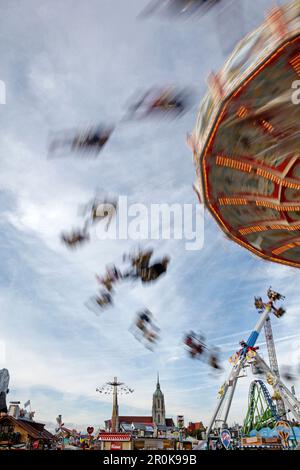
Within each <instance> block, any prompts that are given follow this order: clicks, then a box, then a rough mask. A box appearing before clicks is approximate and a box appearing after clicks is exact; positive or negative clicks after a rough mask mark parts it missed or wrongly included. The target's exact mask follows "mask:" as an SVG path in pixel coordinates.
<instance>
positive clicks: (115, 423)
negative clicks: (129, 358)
mask: <svg viewBox="0 0 300 470" xmlns="http://www.w3.org/2000/svg"><path fill="white" fill-rule="evenodd" d="M96 392H99V393H101V394H103V395H112V396H113V406H112V415H111V431H112V432H118V431H119V404H118V395H123V394H126V395H128V394H129V393H133V389H132V388H129V387H128V386H127V385H125V384H124V383H123V382H118V379H117V377H114V380H113V381H112V382H106V383H105V384H104V385H103V386H102V387H101V388H96Z"/></svg>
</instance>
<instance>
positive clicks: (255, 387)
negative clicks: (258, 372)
mask: <svg viewBox="0 0 300 470" xmlns="http://www.w3.org/2000/svg"><path fill="white" fill-rule="evenodd" d="M248 403H249V405H248V411H247V415H246V419H245V421H244V426H243V434H244V435H248V434H249V432H250V431H251V430H252V429H255V430H257V431H259V430H260V429H262V428H263V427H265V426H272V425H274V424H275V422H276V421H277V420H278V419H279V416H278V414H277V410H276V406H275V405H274V403H273V401H272V398H271V396H270V393H269V391H268V389H267V387H266V386H265V384H264V382H263V381H262V380H254V381H253V382H252V383H251V385H250V390H249V402H248Z"/></svg>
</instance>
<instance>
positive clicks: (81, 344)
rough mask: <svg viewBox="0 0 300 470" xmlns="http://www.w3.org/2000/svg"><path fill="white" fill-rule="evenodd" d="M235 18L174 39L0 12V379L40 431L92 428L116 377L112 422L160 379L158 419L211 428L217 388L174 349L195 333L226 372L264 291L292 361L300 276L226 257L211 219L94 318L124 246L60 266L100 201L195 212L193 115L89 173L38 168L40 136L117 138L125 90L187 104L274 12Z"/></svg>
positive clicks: (86, 168)
mask: <svg viewBox="0 0 300 470" xmlns="http://www.w3.org/2000/svg"><path fill="white" fill-rule="evenodd" d="M125 3H126V8H125ZM242 3H243V9H242V10H243V11H241V16H240V17H234V15H231V14H228V12H227V13H226V12H225V13H221V12H219V11H218V10H214V11H213V10H212V11H211V12H209V13H208V14H207V15H206V16H205V17H203V18H201V19H199V20H198V21H190V22H175V23H171V22H169V21H167V20H165V19H164V20H163V19H160V18H152V19H149V20H148V21H143V22H141V21H137V19H136V17H137V14H138V13H139V11H140V10H141V9H142V6H143V4H146V1H141V0H131V1H129V2H123V1H122V0H113V1H112V0H89V2H78V1H76V0H72V1H71V0H65V1H64V2H59V1H58V0H55V1H52V2H49V1H46V0H42V1H37V0H27V1H26V2H19V1H15V0H10V1H9V2H6V1H4V0H1V1H0V6H1V12H2V14H1V18H0V31H1V34H0V38H1V41H0V75H1V76H0V79H1V80H4V81H5V83H6V92H7V104H6V105H5V106H3V105H2V106H1V108H0V120H1V138H0V148H1V172H0V207H1V212H0V226H1V230H0V240H1V250H0V308H1V328H0V341H2V342H4V344H5V350H6V357H5V360H2V363H0V367H7V368H8V369H9V371H10V375H11V382H10V390H11V391H10V394H9V399H10V400H20V401H22V402H24V401H26V400H27V399H28V398H30V399H31V403H32V407H33V408H34V409H36V417H37V419H39V420H42V421H46V422H48V423H51V422H54V421H55V417H56V416H57V415H58V414H62V415H63V418H64V421H65V422H66V423H74V424H76V425H79V426H81V427H84V426H85V425H88V424H93V425H95V426H98V425H101V424H102V423H103V421H104V420H105V419H107V418H109V416H110V412H111V404H110V399H109V398H103V397H101V396H100V395H98V396H97V393H96V392H95V389H96V387H97V386H101V385H102V384H103V383H104V382H106V381H107V380H110V379H112V377H113V376H118V377H119V378H120V379H121V380H123V381H124V382H126V383H127V384H128V385H129V386H130V387H132V388H134V390H135V392H134V394H133V395H131V396H125V397H122V399H121V400H120V412H121V414H150V413H151V400H152V393H153V391H154V389H155V382H156V373H157V371H158V370H159V372H160V377H161V386H162V390H163V392H164V393H165V401H166V407H167V415H168V416H173V417H175V416H176V415H177V414H184V415H185V419H186V421H189V420H202V421H204V422H205V423H207V422H208V419H209V417H210V415H211V413H212V411H213V408H214V406H215V402H216V396H217V391H218V389H219V386H220V385H221V383H222V381H223V380H224V375H222V374H221V375H220V376H215V375H213V374H212V373H211V371H210V370H209V368H208V367H207V366H206V365H205V364H203V363H201V362H197V361H192V360H191V359H189V357H188V356H187V354H186V352H185V350H184V347H183V346H182V336H183V333H184V332H185V331H188V330H190V329H195V330H202V331H204V332H205V333H206V335H207V338H208V340H209V342H210V343H211V344H212V345H216V346H220V347H221V349H222V360H223V362H224V367H225V374H227V373H228V371H229V367H230V366H229V363H228V357H229V356H230V355H231V353H232V352H233V351H235V350H236V349H237V348H238V342H239V341H240V340H241V339H243V338H246V337H247V334H248V332H249V331H250V330H251V328H252V327H253V325H254V324H255V322H256V318H257V313H256V311H255V310H254V308H253V297H254V295H264V292H265V291H266V289H267V288H268V287H269V285H272V286H273V287H274V288H275V289H276V290H278V291H279V292H282V293H284V294H285V295H286V296H287V300H286V307H287V310H288V313H287V315H286V316H285V317H284V318H283V319H281V320H277V319H274V321H273V327H274V334H275V337H276V339H277V341H278V357H279V362H280V364H281V365H285V364H288V363H294V364H296V363H297V362H299V360H300V357H299V353H298V350H299V346H300V331H299V327H298V324H299V322H298V321H297V315H298V312H297V310H298V307H297V304H298V291H299V288H298V286H299V280H300V275H299V272H298V271H297V270H295V269H292V268H288V267H283V266H280V265H275V264H270V263H266V262H264V261H262V260H260V259H258V258H255V257H253V256H252V255H251V254H250V253H249V252H247V251H245V250H243V249H242V248H240V247H238V246H235V245H234V244H233V243H232V242H230V241H228V240H227V239H226V238H225V237H224V236H223V234H222V233H221V232H220V230H219V229H218V227H217V226H216V224H215V222H214V221H213V220H212V219H211V217H210V215H209V214H207V213H206V215H205V241H204V246H203V249H202V250H201V251H199V252H188V251H186V250H185V247H184V242H182V241H174V240H173V241H161V242H153V243H151V242H150V243H149V244H148V245H152V246H154V247H155V248H156V249H157V254H165V253H170V254H171V257H172V261H171V265H170V270H169V273H168V274H167V276H165V277H164V278H163V279H162V280H161V281H159V282H158V283H157V284H155V285H153V286H151V287H143V286H140V285H138V284H136V285H128V284H127V285H125V284H124V285H121V286H120V287H118V289H117V295H116V302H115V306H114V308H112V309H111V310H107V311H106V312H105V313H104V314H103V316H102V317H96V316H95V315H93V314H92V313H91V312H89V311H88V310H86V308H85V307H84V305H83V304H84V302H85V300H86V299H87V297H88V296H89V295H92V294H93V292H94V291H95V288H96V285H95V281H94V274H95V272H102V271H103V270H104V268H105V265H106V264H107V263H108V262H111V261H114V262H116V263H119V262H120V261H121V258H122V254H123V252H125V251H129V250H130V249H131V248H132V247H133V246H134V243H133V242H130V241H124V240H122V241H108V240H106V241H103V240H102V241H101V240H99V239H97V236H96V233H92V242H91V243H90V244H89V245H87V246H85V247H83V248H82V249H81V250H77V251H75V252H71V253H70V252H69V251H67V250H66V249H65V248H64V247H63V246H62V245H61V244H60V241H59V233H60V231H61V230H64V229H68V228H69V227H72V226H76V225H77V223H78V218H77V208H78V205H79V204H81V203H84V202H86V201H87V200H89V199H90V198H91V197H93V195H94V193H95V189H96V188H101V189H103V190H107V191H111V192H113V193H115V194H121V195H127V196H128V198H129V201H130V202H132V203H133V202H140V203H144V204H146V205H149V204H150V203H151V202H156V203H157V202H165V203H172V202H179V203H189V202H195V195H194V193H193V191H192V183H193V182H194V180H195V174H194V168H193V164H192V156H191V153H190V151H189V149H188V148H187V147H186V144H185V136H186V133H187V132H188V131H190V130H191V129H192V128H193V126H194V123H195V117H196V106H195V108H194V109H192V110H191V112H190V113H188V114H187V115H186V116H185V117H184V118H183V119H182V120H180V121H175V122H174V121H173V122H153V121H151V122H144V123H138V124H133V125H126V126H125V125H123V126H120V127H119V128H118V129H117V131H116V132H115V133H114V134H113V136H112V139H111V141H110V142H109V143H108V145H107V146H106V148H105V150H104V151H103V153H102V154H101V156H100V158H99V159H98V160H96V161H91V162H89V163H84V162H83V161H81V160H76V159H61V160H59V159H57V160H52V161H49V160H47V159H46V155H47V145H48V142H49V136H50V135H51V133H53V132H55V131H59V130H62V129H65V128H72V127H76V126H82V125H86V124H93V123H99V122H100V123H101V122H105V121H109V122H117V121H118V120H119V119H120V118H121V117H122V115H123V114H124V111H125V109H126V104H127V103H128V101H129V98H130V96H132V95H134V93H135V92H136V90H143V89H145V88H147V87H149V86H152V85H156V84H169V83H174V84H179V85H187V86H191V87H193V89H194V90H195V94H196V101H197V103H198V102H199V101H200V99H201V97H202V96H203V94H204V92H205V90H206V78H207V76H208V74H209V72H210V71H211V70H212V69H213V70H218V68H219V67H220V66H221V64H222V63H223V61H224V54H223V51H222V48H221V47H220V42H222V43H224V41H225V39H226V41H228V43H227V42H226V41H225V44H224V49H225V50H226V49H227V48H228V47H229V46H230V43H231V42H232V41H234V39H235V37H234V34H237V33H238V34H240V33H241V32H242V31H244V32H247V31H250V30H251V29H252V28H253V27H255V25H257V24H259V22H260V21H261V20H262V19H263V17H264V12H265V11H266V9H267V8H268V7H270V6H271V5H272V4H273V2H272V1H268V0H264V1H263V0H259V1H253V0H243V2H242ZM218 8H219V7H218ZM218 14H219V15H221V16H218V19H217V15H218ZM220 18H223V19H224V22H226V24H228V30H227V33H228V34H225V36H224V32H223V30H222V32H221V36H220V34H218V32H217V30H219V28H217V25H218V24H220ZM231 30H235V31H237V33H236V32H235V33H234V34H233V35H232V33H231ZM225 33H226V30H225ZM143 307H148V308H149V309H150V310H152V311H153V313H154V315H155V316H156V318H157V320H158V323H159V326H160V328H161V337H162V339H161V342H160V344H159V345H158V347H157V348H156V350H155V352H153V353H151V352H150V351H148V350H147V349H145V348H143V346H142V345H141V344H140V343H139V342H137V341H135V339H134V338H133V337H132V335H131V333H130V332H129V331H128V329H129V326H130V324H131V323H132V321H133V318H134V315H135V312H136V311H137V310H138V309H139V308H143ZM261 341H262V344H261V349H262V353H263V354H264V355H265V348H264V344H263V337H262V338H261ZM250 381H251V376H250V375H249V377H248V378H245V379H243V380H242V381H241V383H240V384H239V386H238V389H237V394H236V398H235V401H234V403H233V407H232V414H231V421H232V422H233V421H234V420H239V421H241V420H242V418H243V417H244V415H245V412H246V406H247V393H248V387H249V383H250ZM297 388H298V390H300V384H299V383H298V384H297V383H296V390H297Z"/></svg>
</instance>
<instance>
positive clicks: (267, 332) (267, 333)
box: [264, 316, 286, 418]
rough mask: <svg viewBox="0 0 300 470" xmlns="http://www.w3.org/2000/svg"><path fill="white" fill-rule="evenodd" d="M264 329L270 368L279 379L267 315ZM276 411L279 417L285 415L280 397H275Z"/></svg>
mask: <svg viewBox="0 0 300 470" xmlns="http://www.w3.org/2000/svg"><path fill="white" fill-rule="evenodd" d="M264 330H265V336H266V343H267V349H268V355H269V363H270V369H271V370H272V372H273V374H274V375H275V376H276V377H277V379H278V380H279V379H280V374H279V367H278V362H277V356H276V349H275V342H274V337H273V331H272V326H271V319H270V316H268V317H267V319H266V321H265V324H264ZM277 411H278V415H279V416H280V417H281V418H284V417H285V415H286V410H285V406H284V402H283V400H282V398H281V397H278V399H277Z"/></svg>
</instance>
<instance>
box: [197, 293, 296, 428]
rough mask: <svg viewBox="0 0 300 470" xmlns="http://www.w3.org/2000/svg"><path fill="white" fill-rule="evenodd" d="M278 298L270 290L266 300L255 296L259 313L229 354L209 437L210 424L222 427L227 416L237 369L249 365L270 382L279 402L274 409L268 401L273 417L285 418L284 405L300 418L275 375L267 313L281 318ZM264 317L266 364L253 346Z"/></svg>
mask: <svg viewBox="0 0 300 470" xmlns="http://www.w3.org/2000/svg"><path fill="white" fill-rule="evenodd" d="M282 298H283V296H282V295H280V294H278V293H277V292H275V291H273V290H271V289H269V290H268V302H263V300H262V298H261V297H256V298H255V307H256V308H257V309H258V311H259V312H260V318H259V320H258V322H257V323H256V325H255V327H254V329H253V331H252V332H251V334H250V336H249V338H248V340H247V342H245V341H242V342H241V343H240V344H241V346H242V348H241V349H240V350H239V351H238V352H236V353H235V354H234V355H233V356H232V357H231V362H232V363H233V368H232V370H231V372H230V374H229V377H228V378H227V380H226V381H225V382H224V384H223V385H222V387H221V389H220V391H219V401H218V404H217V407H216V409H215V412H214V414H213V416H212V418H211V421H210V424H209V426H208V428H207V431H206V432H207V437H209V435H210V432H211V430H212V429H213V428H214V427H221V428H223V427H226V426H227V424H226V423H227V418H228V415H229V411H230V407H231V403H232V400H233V396H234V393H235V389H236V385H237V381H238V379H239V378H240V377H241V376H240V372H241V370H242V369H244V368H245V367H247V365H249V364H253V365H254V367H255V368H257V369H258V370H260V371H261V372H262V373H263V374H264V375H265V376H266V378H267V382H268V383H269V384H270V385H272V387H273V389H274V392H275V394H276V395H277V397H278V399H277V401H278V402H279V406H278V405H277V410H276V408H275V407H274V405H273V404H272V401H271V399H270V400H269V403H270V406H271V407H272V408H273V414H274V416H275V419H276V420H278V419H280V418H281V417H285V414H286V411H285V408H286V410H287V411H288V412H290V413H291V414H292V415H293V416H294V418H295V419H296V420H297V421H300V402H299V401H298V400H297V398H296V397H295V396H294V395H293V393H292V392H290V390H289V389H288V388H287V387H286V385H285V384H284V383H283V382H282V380H281V378H280V376H279V370H278V364H277V359H276V353H275V345H274V340H273V335H272V336H271V337H270V332H271V333H272V329H271V325H270V319H269V314H270V313H271V312H272V313H273V314H274V315H275V316H276V317H281V316H282V315H283V314H284V313H285V310H284V309H283V308H282V307H279V308H277V307H275V302H276V301H277V300H280V299H282ZM267 319H269V323H267V327H266V329H265V331H266V333H267V334H268V335H269V338H267V347H268V352H269V357H270V366H268V365H267V363H266V362H265V361H264V360H263V359H262V357H260V356H259V354H258V353H257V349H258V348H257V347H255V344H256V341H257V339H258V336H259V334H260V332H261V330H262V328H263V327H264V326H265V324H266V321H267ZM259 382H261V381H259ZM265 388H266V387H265V386H264V389H265ZM266 393H267V392H266ZM280 402H281V403H280ZM222 416H223V417H222Z"/></svg>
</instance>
